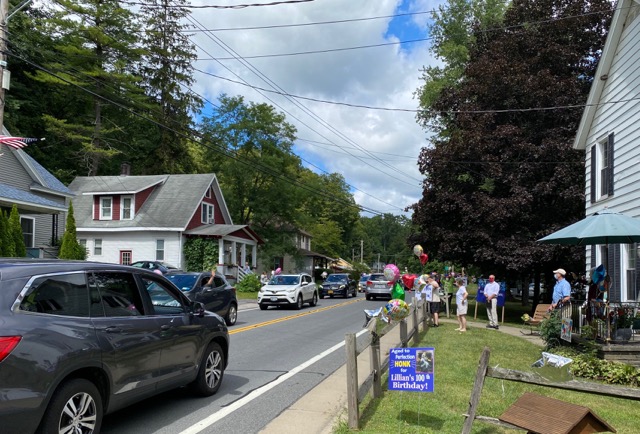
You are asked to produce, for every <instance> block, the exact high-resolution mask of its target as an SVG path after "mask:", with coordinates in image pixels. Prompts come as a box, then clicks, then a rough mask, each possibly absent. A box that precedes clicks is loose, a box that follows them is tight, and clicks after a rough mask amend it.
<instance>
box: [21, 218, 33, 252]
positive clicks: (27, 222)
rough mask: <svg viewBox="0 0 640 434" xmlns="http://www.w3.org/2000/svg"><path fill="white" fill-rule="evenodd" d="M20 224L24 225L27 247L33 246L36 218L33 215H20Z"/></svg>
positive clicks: (23, 235)
mask: <svg viewBox="0 0 640 434" xmlns="http://www.w3.org/2000/svg"><path fill="white" fill-rule="evenodd" d="M20 226H21V227H22V237H23V239H24V245H25V247H26V248H30V247H33V244H34V235H33V234H34V229H35V219H33V218H31V217H20Z"/></svg>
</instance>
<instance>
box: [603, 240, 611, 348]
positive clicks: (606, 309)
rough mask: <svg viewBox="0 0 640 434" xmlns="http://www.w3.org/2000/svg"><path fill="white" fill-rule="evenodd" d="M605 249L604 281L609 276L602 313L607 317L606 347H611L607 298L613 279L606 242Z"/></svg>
mask: <svg viewBox="0 0 640 434" xmlns="http://www.w3.org/2000/svg"><path fill="white" fill-rule="evenodd" d="M606 246H607V248H606V249H605V262H604V263H605V267H606V269H607V273H606V274H605V279H606V278H607V275H608V276H609V287H608V288H607V291H606V293H605V295H606V296H607V300H606V302H605V305H604V312H605V315H607V339H606V342H607V345H611V315H609V298H610V295H611V292H610V291H611V284H612V283H611V282H613V278H611V274H609V273H610V271H611V270H609V243H608V242H607V244H606Z"/></svg>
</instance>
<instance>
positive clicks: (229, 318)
mask: <svg viewBox="0 0 640 434" xmlns="http://www.w3.org/2000/svg"><path fill="white" fill-rule="evenodd" d="M237 320H238V306H236V305H235V304H234V303H231V306H229V310H228V311H227V315H226V316H225V317H224V322H226V323H227V325H228V326H232V325H234V324H235V323H236V321H237Z"/></svg>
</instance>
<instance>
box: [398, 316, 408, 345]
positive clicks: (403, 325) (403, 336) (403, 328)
mask: <svg viewBox="0 0 640 434" xmlns="http://www.w3.org/2000/svg"><path fill="white" fill-rule="evenodd" d="M407 342H408V339H407V320H406V318H405V319H403V320H402V321H400V345H401V346H402V348H407Z"/></svg>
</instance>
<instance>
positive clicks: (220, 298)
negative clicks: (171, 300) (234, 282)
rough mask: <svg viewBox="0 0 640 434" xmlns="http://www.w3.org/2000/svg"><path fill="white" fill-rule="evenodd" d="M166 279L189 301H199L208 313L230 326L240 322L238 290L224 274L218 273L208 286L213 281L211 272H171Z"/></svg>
mask: <svg viewBox="0 0 640 434" xmlns="http://www.w3.org/2000/svg"><path fill="white" fill-rule="evenodd" d="M165 277H166V278H167V279H168V280H169V281H171V283H173V284H174V285H176V286H177V287H178V289H180V290H181V291H182V293H183V294H184V295H186V296H187V297H189V300H191V301H199V302H200V303H202V304H204V307H205V308H206V309H207V310H208V311H211V312H215V313H217V314H218V315H220V316H221V317H223V318H224V321H225V322H226V323H227V325H228V326H232V325H234V324H235V323H236V321H237V320H238V299H237V297H236V289H235V288H234V287H233V286H231V285H230V284H229V282H227V279H225V277H224V276H223V275H222V274H219V273H216V274H215V276H213V282H212V283H211V285H209V284H208V282H209V280H210V279H211V272H210V271H205V272H203V273H196V272H187V271H171V272H169V273H167V274H166V275H165Z"/></svg>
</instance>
